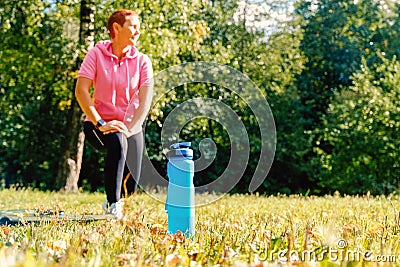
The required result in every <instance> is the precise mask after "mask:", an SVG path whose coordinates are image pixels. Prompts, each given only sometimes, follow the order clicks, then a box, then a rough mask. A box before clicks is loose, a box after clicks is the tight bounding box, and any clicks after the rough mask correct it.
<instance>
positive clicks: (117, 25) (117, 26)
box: [112, 22, 121, 36]
mask: <svg viewBox="0 0 400 267" xmlns="http://www.w3.org/2000/svg"><path fill="white" fill-rule="evenodd" d="M112 27H113V29H114V34H115V36H116V35H117V34H118V33H119V30H120V29H121V25H119V24H118V23H117V22H114V23H113V25H112Z"/></svg>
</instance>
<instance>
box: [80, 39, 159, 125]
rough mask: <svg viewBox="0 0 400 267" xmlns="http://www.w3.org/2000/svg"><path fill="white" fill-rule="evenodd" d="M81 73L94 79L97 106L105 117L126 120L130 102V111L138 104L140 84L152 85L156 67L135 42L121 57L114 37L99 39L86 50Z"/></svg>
mask: <svg viewBox="0 0 400 267" xmlns="http://www.w3.org/2000/svg"><path fill="white" fill-rule="evenodd" d="M78 76H79V77H86V78H89V79H91V80H92V81H93V87H94V92H93V98H94V106H95V108H96V110H97V112H99V114H100V116H101V117H102V118H103V119H104V120H105V121H110V120H119V121H124V118H125V113H126V111H127V108H128V106H129V110H130V111H131V110H136V109H137V108H138V106H139V97H138V93H139V88H140V87H141V86H143V85H149V86H151V85H152V82H153V81H152V78H153V68H152V64H151V61H150V59H149V57H148V56H147V55H145V54H142V53H140V52H139V51H138V50H137V49H136V48H135V47H134V46H131V49H130V50H129V51H128V52H127V53H126V55H125V56H124V57H123V58H122V59H121V61H118V57H117V56H115V55H114V54H113V53H112V49H111V41H100V42H98V43H97V44H96V46H95V47H93V48H92V49H90V50H89V51H88V53H87V54H86V56H85V58H84V60H83V62H82V65H81V67H80V70H79V72H78ZM130 103H131V104H130ZM129 104H130V105H129ZM130 115H131V116H132V115H133V114H130ZM86 120H88V119H86Z"/></svg>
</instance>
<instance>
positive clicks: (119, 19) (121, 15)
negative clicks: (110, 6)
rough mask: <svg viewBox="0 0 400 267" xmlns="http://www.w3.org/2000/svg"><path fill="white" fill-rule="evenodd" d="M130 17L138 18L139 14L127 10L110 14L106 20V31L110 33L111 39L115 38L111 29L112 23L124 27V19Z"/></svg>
mask: <svg viewBox="0 0 400 267" xmlns="http://www.w3.org/2000/svg"><path fill="white" fill-rule="evenodd" d="M132 15H134V16H139V13H137V12H136V11H132V10H128V9H120V10H117V11H115V12H114V13H112V14H111V16H110V17H109V18H108V31H109V32H110V36H111V38H114V37H115V33H114V29H113V24H114V22H116V23H118V24H119V25H121V26H124V23H125V20H126V17H128V16H132Z"/></svg>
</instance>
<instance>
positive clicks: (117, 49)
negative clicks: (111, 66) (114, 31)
mask: <svg viewBox="0 0 400 267" xmlns="http://www.w3.org/2000/svg"><path fill="white" fill-rule="evenodd" d="M111 49H112V53H113V54H114V55H116V56H117V57H118V58H119V59H121V58H122V57H123V56H124V55H125V54H126V52H128V50H129V45H126V46H122V45H120V44H119V43H118V42H115V41H112V42H111Z"/></svg>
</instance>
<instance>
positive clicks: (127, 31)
mask: <svg viewBox="0 0 400 267" xmlns="http://www.w3.org/2000/svg"><path fill="white" fill-rule="evenodd" d="M139 29H140V21H139V17H138V16H136V15H132V16H127V17H126V18H125V23H124V25H123V26H122V27H121V28H120V30H119V32H118V39H119V41H120V42H122V43H124V44H126V45H136V42H137V40H138V39H139V35H140V30H139Z"/></svg>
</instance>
